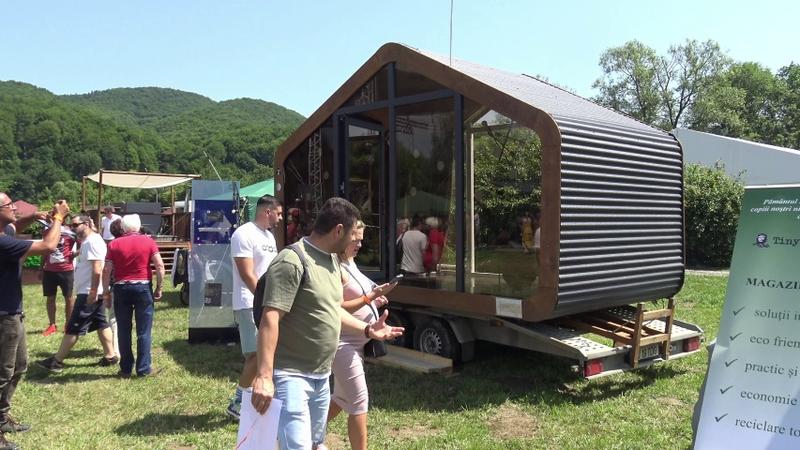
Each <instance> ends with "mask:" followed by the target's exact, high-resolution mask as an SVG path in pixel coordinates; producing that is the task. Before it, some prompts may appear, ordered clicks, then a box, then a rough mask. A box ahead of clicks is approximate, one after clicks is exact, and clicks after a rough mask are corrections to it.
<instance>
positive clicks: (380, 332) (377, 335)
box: [368, 309, 405, 341]
mask: <svg viewBox="0 0 800 450" xmlns="http://www.w3.org/2000/svg"><path fill="white" fill-rule="evenodd" d="M388 316H389V310H388V309H387V310H386V311H384V312H383V314H381V317H380V318H379V319H378V320H376V321H375V322H372V323H371V324H370V325H369V328H368V330H369V337H370V339H376V340H379V341H387V340H392V339H394V338H397V337H400V336H402V335H403V331H405V328H403V327H393V326H391V325H388V324H386V317H388Z"/></svg>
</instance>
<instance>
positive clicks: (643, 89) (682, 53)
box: [593, 40, 730, 130]
mask: <svg viewBox="0 0 800 450" xmlns="http://www.w3.org/2000/svg"><path fill="white" fill-rule="evenodd" d="M729 64H730V59H729V58H728V57H727V56H726V55H725V54H724V53H723V52H722V51H721V50H720V47H719V44H717V43H716V42H714V41H711V40H709V41H705V42H698V41H695V40H686V42H684V43H683V44H680V45H673V46H671V47H670V48H669V50H668V51H667V54H666V55H664V56H659V55H658V54H657V53H656V51H655V50H653V49H652V48H650V47H648V46H646V45H644V44H642V43H641V42H639V41H630V42H627V43H625V44H624V45H623V46H621V47H615V48H610V49H608V50H606V51H605V52H604V53H603V55H602V56H601V57H600V67H601V69H602V70H603V76H602V77H601V78H599V79H598V80H596V81H595V82H594V85H593V86H594V87H595V88H597V89H599V90H600V95H598V96H597V97H596V98H595V101H597V102H598V103H600V104H602V105H605V106H608V107H610V108H613V109H616V110H618V111H621V112H623V113H625V114H628V115H630V116H631V117H634V118H636V119H638V120H640V121H642V122H644V123H647V124H650V125H653V126H655V127H659V128H662V129H664V130H671V129H673V128H675V127H678V126H682V125H684V124H686V123H687V122H688V121H690V119H691V117H692V115H693V108H694V105H695V102H696V101H697V99H698V98H699V97H701V96H703V95H704V94H705V93H706V92H707V91H708V90H709V89H711V86H713V85H714V83H715V81H716V79H717V78H718V77H719V76H720V74H721V73H722V71H723V70H725V68H726V67H727V66H728V65H729Z"/></svg>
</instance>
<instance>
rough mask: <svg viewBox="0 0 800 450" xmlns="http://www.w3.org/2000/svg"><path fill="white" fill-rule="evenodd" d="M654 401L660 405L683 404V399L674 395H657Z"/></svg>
mask: <svg viewBox="0 0 800 450" xmlns="http://www.w3.org/2000/svg"><path fill="white" fill-rule="evenodd" d="M656 403H659V404H662V405H669V406H683V405H684V402H683V400H681V399H679V398H675V397H659V398H657V399H656Z"/></svg>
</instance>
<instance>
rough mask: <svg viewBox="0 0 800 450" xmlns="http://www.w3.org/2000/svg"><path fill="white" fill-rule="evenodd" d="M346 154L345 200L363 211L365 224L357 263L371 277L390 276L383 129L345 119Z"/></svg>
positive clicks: (358, 120) (371, 124)
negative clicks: (388, 270) (387, 260)
mask: <svg viewBox="0 0 800 450" xmlns="http://www.w3.org/2000/svg"><path fill="white" fill-rule="evenodd" d="M343 131H344V142H345V155H344V158H343V163H342V164H343V166H344V167H342V170H341V173H342V175H343V177H342V180H343V186H342V188H343V189H342V191H343V195H344V197H345V198H346V199H348V200H349V201H350V202H352V203H353V204H354V205H355V206H356V207H357V208H358V209H359V211H361V220H363V221H364V224H365V225H366V227H365V229H364V240H363V241H362V247H361V251H359V254H358V257H357V258H356V264H357V265H358V267H359V269H361V271H362V272H364V274H366V275H367V276H369V277H370V278H379V279H384V278H386V276H387V264H386V255H387V251H388V247H387V244H386V231H385V230H386V227H385V220H386V219H385V215H386V192H387V180H386V172H387V170H386V158H385V148H386V146H385V143H384V136H386V133H385V132H384V127H383V125H382V124H380V123H374V122H369V121H364V120H360V119H355V118H352V117H346V118H345V121H344V127H343Z"/></svg>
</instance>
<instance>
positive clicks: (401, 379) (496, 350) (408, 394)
mask: <svg viewBox="0 0 800 450" xmlns="http://www.w3.org/2000/svg"><path fill="white" fill-rule="evenodd" d="M572 364H573V362H572V361H570V360H567V359H564V358H558V357H553V356H550V355H544V354H541V353H535V352H531V351H526V350H521V349H515V348H510V347H504V346H498V345H491V344H486V345H481V346H480V347H479V348H478V349H477V351H476V359H475V360H474V361H471V362H469V363H466V364H463V365H461V366H460V367H459V368H457V370H456V373H455V375H453V376H442V375H430V374H416V373H412V372H408V371H405V370H400V369H392V368H388V367H375V366H368V367H367V380H368V383H369V390H370V404H371V405H374V406H376V407H378V408H383V409H386V410H393V411H413V410H419V409H422V410H426V411H431V412H435V411H442V410H444V411H451V412H457V411H461V410H464V409H480V408H484V407H486V405H489V404H494V405H500V404H503V403H505V402H506V401H508V400H514V401H517V402H522V403H530V404H539V403H546V404H549V405H557V404H564V403H569V404H583V403H592V402H595V401H599V400H606V399H612V398H616V397H619V396H622V395H624V394H626V393H628V392H630V391H632V390H638V389H642V388H644V387H647V386H649V385H652V384H653V383H655V382H656V381H657V380H659V379H662V378H670V377H675V376H679V375H682V374H683V373H684V372H683V371H681V370H678V369H676V368H674V367H672V366H671V365H669V364H661V365H657V366H653V367H649V368H645V369H641V370H638V371H635V372H631V373H629V374H628V375H625V376H623V377H618V376H617V377H610V378H600V379H595V380H591V381H588V380H584V379H583V378H582V377H581V376H580V375H579V374H576V373H574V372H573V371H572V368H571V366H572Z"/></svg>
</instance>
